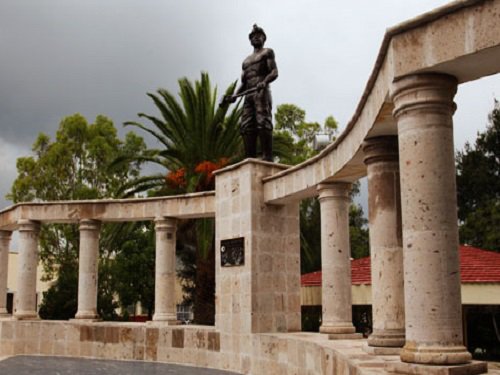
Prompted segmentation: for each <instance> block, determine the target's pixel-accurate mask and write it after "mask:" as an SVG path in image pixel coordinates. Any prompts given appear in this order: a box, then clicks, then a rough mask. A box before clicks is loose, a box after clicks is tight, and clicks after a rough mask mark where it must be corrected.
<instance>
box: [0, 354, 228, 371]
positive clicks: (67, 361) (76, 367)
mask: <svg viewBox="0 0 500 375" xmlns="http://www.w3.org/2000/svg"><path fill="white" fill-rule="evenodd" d="M0 374H1V375H11V374H13V375H138V374H140V375H160V374H161V375H202V374H203V375H235V374H236V373H234V372H228V371H221V370H213V369H205V368H197V367H189V366H180V365H171V364H166V363H154V362H131V361H130V362H129V361H110V360H98V359H83V358H65V357H37V356H15V357H9V358H6V359H3V360H2V359H1V358H0Z"/></svg>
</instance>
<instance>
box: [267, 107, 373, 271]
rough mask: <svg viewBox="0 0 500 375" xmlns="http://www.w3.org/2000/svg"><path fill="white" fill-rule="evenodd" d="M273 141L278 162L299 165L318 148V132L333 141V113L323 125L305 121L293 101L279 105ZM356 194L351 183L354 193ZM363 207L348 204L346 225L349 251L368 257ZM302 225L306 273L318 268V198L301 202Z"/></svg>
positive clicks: (319, 239) (301, 111)
mask: <svg viewBox="0 0 500 375" xmlns="http://www.w3.org/2000/svg"><path fill="white" fill-rule="evenodd" d="M274 118H275V131H274V141H275V145H276V153H275V154H276V155H277V159H278V161H279V162H281V163H284V164H292V165H295V164H298V163H301V162H303V161H305V160H307V159H309V158H311V157H312V156H314V155H316V154H317V153H318V152H319V150H315V149H314V148H313V145H314V138H315V136H316V135H317V134H319V133H322V134H328V135H329V137H330V140H331V141H334V140H335V138H336V135H337V132H338V123H337V121H336V120H335V118H334V117H333V116H328V117H327V118H326V119H325V121H324V123H323V125H322V126H321V125H320V124H319V123H317V122H308V121H306V112H305V111H304V110H303V109H301V108H300V107H298V106H296V105H294V104H281V105H279V106H278V107H277V108H276V114H275V116H274ZM358 193H359V189H358V185H357V184H355V185H354V189H353V194H352V195H353V196H355V195H357V194H358ZM366 224H367V220H366V219H365V218H364V216H363V209H362V208H361V206H359V205H354V204H353V205H351V207H350V212H349V226H350V235H351V254H352V256H353V257H354V258H359V257H363V256H367V255H368V253H369V251H368V229H367V228H366ZM300 228H301V272H302V273H307V272H312V271H317V270H319V269H321V219H320V207H319V202H318V200H317V198H309V199H304V200H303V201H302V202H301V205H300Z"/></svg>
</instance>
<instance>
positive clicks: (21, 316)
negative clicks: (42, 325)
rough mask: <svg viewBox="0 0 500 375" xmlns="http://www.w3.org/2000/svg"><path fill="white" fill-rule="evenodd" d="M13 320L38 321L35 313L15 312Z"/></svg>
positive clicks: (38, 318)
mask: <svg viewBox="0 0 500 375" xmlns="http://www.w3.org/2000/svg"><path fill="white" fill-rule="evenodd" d="M12 318H14V319H15V320H40V317H39V316H38V314H37V313H36V312H23V311H21V312H16V313H14V315H13V316H12Z"/></svg>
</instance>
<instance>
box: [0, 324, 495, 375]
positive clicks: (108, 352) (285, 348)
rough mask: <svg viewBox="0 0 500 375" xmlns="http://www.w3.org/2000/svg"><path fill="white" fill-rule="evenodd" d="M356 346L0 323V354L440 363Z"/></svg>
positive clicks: (210, 363) (249, 363) (246, 369)
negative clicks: (237, 345)
mask: <svg viewBox="0 0 500 375" xmlns="http://www.w3.org/2000/svg"><path fill="white" fill-rule="evenodd" d="M226 340H227V342H226ZM235 342H240V344H241V345H243V346H246V348H245V350H248V352H246V354H244V355H243V354H242V355H241V356H238V355H235V353H231V352H224V351H223V349H222V348H224V347H227V346H229V345H234V344H235ZM363 346H366V340H328V337H327V335H323V334H319V333H306V332H298V333H257V334H249V335H246V336H245V340H242V341H235V337H234V336H230V335H223V334H220V333H219V332H217V331H216V330H215V329H214V327H203V326H185V325H182V326H177V327H172V326H166V325H161V326H158V327H150V326H149V325H148V324H144V323H115V322H89V321H85V320H79V321H76V320H74V321H71V322H65V321H41V320H39V321H15V320H8V321H7V320H3V321H0V359H1V358H2V357H5V356H13V355H43V356H66V357H69V356H70V357H86V358H95V359H108V360H114V359H120V360H139V361H156V362H166V363H175V364H184V365H189V366H196V367H203V368H215V369H220V370H228V369H230V368H232V369H233V370H232V371H235V372H237V373H242V374H254V375H261V374H308V375H331V374H339V375H341V374H349V375H376V374H380V375H381V374H388V373H389V371H390V370H394V369H401V368H411V369H412V370H411V371H416V370H413V369H415V368H419V369H420V370H418V371H420V372H410V373H415V374H427V373H425V372H422V371H421V369H425V368H429V369H431V370H432V369H436V368H440V367H436V366H422V365H420V367H418V366H417V367H415V366H414V365H412V367H404V365H405V364H404V363H402V362H401V361H400V360H399V357H398V356H391V355H384V356H378V355H369V354H367V353H365V352H364V351H363ZM240 349H244V348H243V347H241V348H240ZM1 363H2V362H0V364H1ZM49 363H50V359H49ZM401 366H403V367H401ZM481 366H483V367H481ZM0 368H1V367H0ZM457 368H458V367H457V366H455V367H454V369H457ZM475 368H484V365H475ZM455 371H457V370H455ZM429 373H431V372H429ZM478 373H479V372H456V373H455V372H446V373H443V374H478ZM493 373H494V374H497V373H498V372H492V374H493ZM437 374H441V373H439V372H438V373H437Z"/></svg>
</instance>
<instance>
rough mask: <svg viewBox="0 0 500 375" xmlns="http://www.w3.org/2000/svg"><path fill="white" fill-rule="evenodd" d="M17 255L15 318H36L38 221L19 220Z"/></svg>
mask: <svg viewBox="0 0 500 375" xmlns="http://www.w3.org/2000/svg"><path fill="white" fill-rule="evenodd" d="M18 226H19V229H18V230H19V255H18V264H17V267H18V270H17V292H16V294H15V301H14V318H15V319H19V320H22V319H38V313H37V306H36V278H37V275H36V270H37V266H38V235H39V233H40V223H38V222H36V221H32V220H24V219H22V220H19V222H18Z"/></svg>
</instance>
